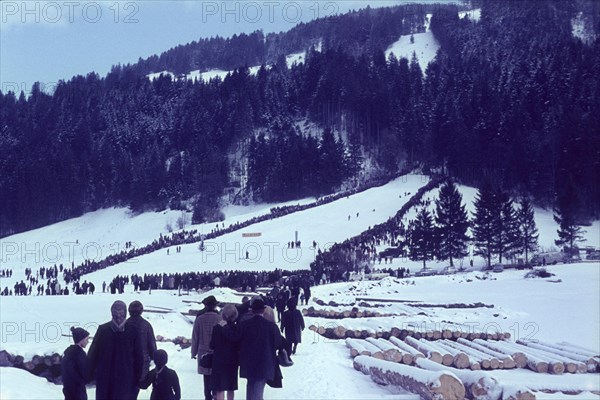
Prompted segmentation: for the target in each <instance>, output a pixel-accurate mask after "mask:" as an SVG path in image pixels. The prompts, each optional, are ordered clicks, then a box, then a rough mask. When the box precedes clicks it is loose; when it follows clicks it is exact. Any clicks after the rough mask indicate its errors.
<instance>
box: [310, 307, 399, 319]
mask: <svg viewBox="0 0 600 400" xmlns="http://www.w3.org/2000/svg"><path fill="white" fill-rule="evenodd" d="M302 314H303V315H304V316H306V317H314V318H327V319H344V318H372V317H375V318H379V317H393V316H395V315H396V314H384V313H380V312H378V311H370V310H359V309H358V307H353V308H352V309H351V310H345V311H335V310H324V309H315V308H314V307H312V306H311V307H308V308H305V309H303V310H302Z"/></svg>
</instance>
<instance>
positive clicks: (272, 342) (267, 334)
mask: <svg viewBox="0 0 600 400" xmlns="http://www.w3.org/2000/svg"><path fill="white" fill-rule="evenodd" d="M265 307H266V305H265V302H264V300H263V299H262V298H260V297H256V298H254V299H253V300H252V302H251V304H250V309H251V310H252V313H253V314H254V316H253V317H252V318H250V319H248V320H246V321H243V322H240V325H239V335H240V376H241V377H242V378H246V379H247V380H248V383H247V387H246V398H247V399H249V400H262V399H263V394H264V390H265V385H266V383H267V381H271V380H273V379H274V378H275V371H276V367H277V350H278V349H281V348H282V347H283V337H282V336H281V334H280V333H279V329H277V325H275V323H274V322H271V321H267V320H266V319H265V318H263V316H262V313H263V312H264V310H265Z"/></svg>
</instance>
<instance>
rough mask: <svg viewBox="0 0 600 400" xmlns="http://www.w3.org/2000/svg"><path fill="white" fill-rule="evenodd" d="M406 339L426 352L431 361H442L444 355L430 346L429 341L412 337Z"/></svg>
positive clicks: (416, 347) (422, 351)
mask: <svg viewBox="0 0 600 400" xmlns="http://www.w3.org/2000/svg"><path fill="white" fill-rule="evenodd" d="M404 341H405V342H406V343H408V344H409V345H411V346H412V347H414V348H415V349H417V350H419V351H420V352H421V353H423V354H425V355H426V356H427V358H429V359H430V360H431V361H434V362H436V363H438V364H441V363H442V355H441V354H440V353H439V352H438V351H436V350H435V349H434V348H433V347H431V346H429V345H428V343H425V342H421V341H420V340H417V339H415V338H412V337H407V338H406V339H405V340H404Z"/></svg>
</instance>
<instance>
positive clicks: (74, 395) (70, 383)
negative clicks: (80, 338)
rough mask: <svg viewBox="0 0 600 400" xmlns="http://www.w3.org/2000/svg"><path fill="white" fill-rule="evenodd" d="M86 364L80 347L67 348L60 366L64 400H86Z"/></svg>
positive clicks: (83, 352)
mask: <svg viewBox="0 0 600 400" xmlns="http://www.w3.org/2000/svg"><path fill="white" fill-rule="evenodd" d="M86 363H87V358H86V356H85V351H83V349H82V348H81V346H79V345H76V344H74V345H71V346H69V347H67V349H66V350H65V354H64V356H63V359H62V361H61V365H60V366H61V373H62V380H63V393H64V395H65V399H66V400H87V392H86V391H85V384H86V383H87V373H86V368H87V367H86Z"/></svg>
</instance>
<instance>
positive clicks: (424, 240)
mask: <svg viewBox="0 0 600 400" xmlns="http://www.w3.org/2000/svg"><path fill="white" fill-rule="evenodd" d="M434 235H435V232H434V227H433V218H432V217H431V214H430V213H429V211H428V210H427V208H425V207H423V208H422V209H421V210H420V211H419V212H418V214H417V218H416V219H415V221H414V222H413V223H412V224H411V229H410V232H409V241H410V246H409V249H410V250H409V258H410V259H411V260H413V261H423V269H425V268H426V264H425V263H426V261H429V260H432V259H433V248H434Z"/></svg>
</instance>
